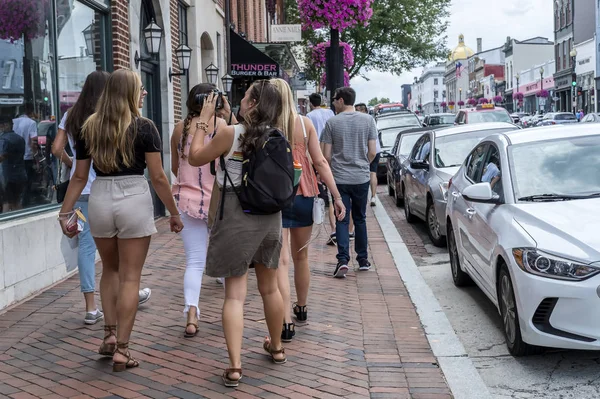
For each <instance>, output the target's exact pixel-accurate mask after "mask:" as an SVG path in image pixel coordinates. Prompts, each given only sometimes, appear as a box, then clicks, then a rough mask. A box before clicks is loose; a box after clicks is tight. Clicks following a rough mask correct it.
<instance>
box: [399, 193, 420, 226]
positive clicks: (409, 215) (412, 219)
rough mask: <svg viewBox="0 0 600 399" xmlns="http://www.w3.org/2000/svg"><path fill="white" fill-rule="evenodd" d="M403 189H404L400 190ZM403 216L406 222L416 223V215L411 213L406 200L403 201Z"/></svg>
mask: <svg viewBox="0 0 600 399" xmlns="http://www.w3.org/2000/svg"><path fill="white" fill-rule="evenodd" d="M402 191H404V190H402ZM404 216H406V221H407V222H408V223H416V222H417V217H416V216H415V215H413V214H412V212H411V211H410V204H409V203H408V201H404Z"/></svg>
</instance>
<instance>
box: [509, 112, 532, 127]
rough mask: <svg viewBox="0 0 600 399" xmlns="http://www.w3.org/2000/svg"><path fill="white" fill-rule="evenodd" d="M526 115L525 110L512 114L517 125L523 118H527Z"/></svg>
mask: <svg viewBox="0 0 600 399" xmlns="http://www.w3.org/2000/svg"><path fill="white" fill-rule="evenodd" d="M526 116H528V115H527V114H526V113H525V112H513V113H512V114H510V117H511V118H512V120H513V123H514V124H515V125H519V124H521V121H522V120H523V118H525V117H526Z"/></svg>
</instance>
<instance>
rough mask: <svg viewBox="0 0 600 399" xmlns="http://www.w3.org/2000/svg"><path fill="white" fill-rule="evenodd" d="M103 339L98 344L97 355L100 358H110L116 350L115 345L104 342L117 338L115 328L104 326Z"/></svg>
mask: <svg viewBox="0 0 600 399" xmlns="http://www.w3.org/2000/svg"><path fill="white" fill-rule="evenodd" d="M104 332H105V333H106V334H104V339H103V340H102V343H101V344H100V348H98V354H100V355H102V356H110V357H112V356H113V355H114V354H115V351H116V350H117V344H107V343H106V340H107V339H109V338H110V337H115V338H116V337H117V334H116V333H117V326H104Z"/></svg>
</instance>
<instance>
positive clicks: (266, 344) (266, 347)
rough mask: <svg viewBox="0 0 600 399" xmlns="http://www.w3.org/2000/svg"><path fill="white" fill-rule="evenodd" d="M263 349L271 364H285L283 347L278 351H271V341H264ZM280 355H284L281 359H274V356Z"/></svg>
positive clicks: (285, 358)
mask: <svg viewBox="0 0 600 399" xmlns="http://www.w3.org/2000/svg"><path fill="white" fill-rule="evenodd" d="M263 349H264V350H265V352H267V353H268V354H269V355H270V356H271V360H272V361H273V363H275V364H284V363H285V362H287V357H286V356H285V348H284V347H283V346H282V347H281V348H279V349H273V348H271V341H265V342H264V343H263ZM280 353H281V354H283V355H284V356H283V359H275V356H274V355H278V354H280Z"/></svg>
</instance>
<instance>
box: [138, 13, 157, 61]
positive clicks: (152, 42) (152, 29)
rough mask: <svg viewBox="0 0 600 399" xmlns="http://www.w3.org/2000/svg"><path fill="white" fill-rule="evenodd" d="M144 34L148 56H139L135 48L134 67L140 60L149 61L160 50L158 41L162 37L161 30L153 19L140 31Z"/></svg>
mask: <svg viewBox="0 0 600 399" xmlns="http://www.w3.org/2000/svg"><path fill="white" fill-rule="evenodd" d="M142 33H143V35H144V41H145V42H146V50H147V51H148V54H150V57H140V56H139V54H138V52H137V50H136V52H135V57H134V61H135V67H136V68H138V67H139V65H140V62H141V61H150V60H152V58H153V56H154V55H156V54H158V53H159V51H160V43H161V41H162V37H163V30H162V28H161V27H160V26H158V25H157V24H156V22H154V19H152V21H151V22H150V24H148V26H146V27H145V28H144V30H143V31H142Z"/></svg>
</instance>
